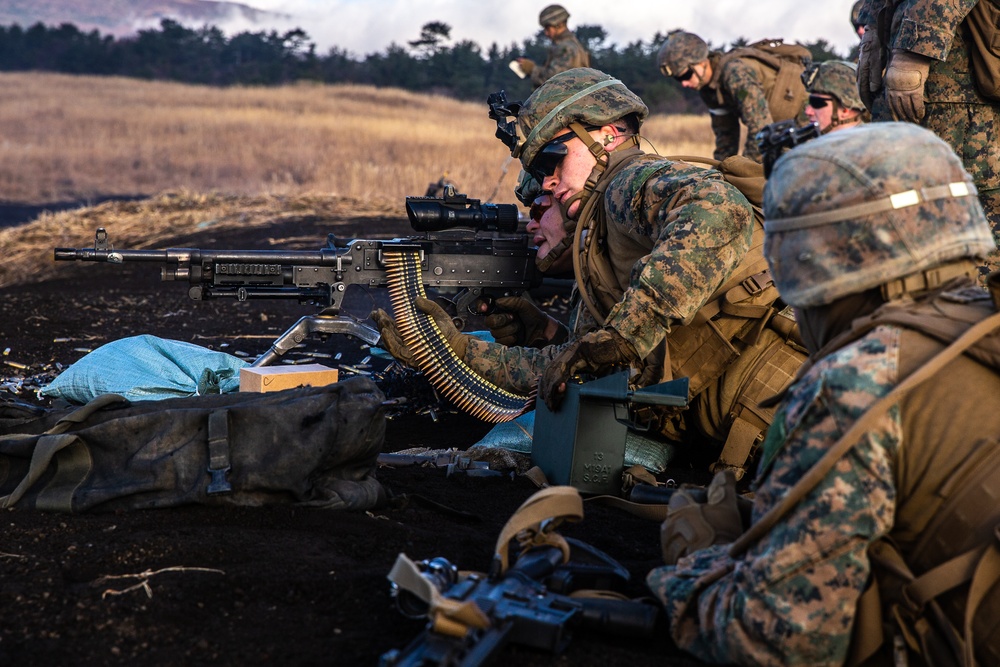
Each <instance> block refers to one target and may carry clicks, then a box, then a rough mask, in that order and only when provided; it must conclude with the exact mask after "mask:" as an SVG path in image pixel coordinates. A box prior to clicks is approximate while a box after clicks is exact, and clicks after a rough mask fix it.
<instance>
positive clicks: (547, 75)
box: [530, 30, 590, 88]
mask: <svg viewBox="0 0 1000 667" xmlns="http://www.w3.org/2000/svg"><path fill="white" fill-rule="evenodd" d="M574 67H590V54H588V53H587V50H586V49H585V48H583V44H581V43H580V40H578V39H577V38H576V35H574V34H573V32H572V31H571V30H567V31H566V32H564V33H562V34H561V35H557V36H556V37H555V39H553V40H552V46H551V47H550V48H549V53H548V55H547V56H546V58H545V64H543V65H541V66H536V67H535V68H534V69H532V70H531V75H530V78H531V83H532V84H534V86H535V87H536V88H537V87H538V86H540V85H542V84H543V83H545V82H546V81H548V80H549V79H551V78H552V76H553V75H555V74H558V73H559V72H565V71H566V70H568V69H573V68H574Z"/></svg>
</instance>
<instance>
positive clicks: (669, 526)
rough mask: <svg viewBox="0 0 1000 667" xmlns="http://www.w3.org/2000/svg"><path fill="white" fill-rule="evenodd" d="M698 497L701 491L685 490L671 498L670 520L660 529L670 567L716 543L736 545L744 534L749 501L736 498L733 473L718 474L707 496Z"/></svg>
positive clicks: (668, 513)
mask: <svg viewBox="0 0 1000 667" xmlns="http://www.w3.org/2000/svg"><path fill="white" fill-rule="evenodd" d="M698 495H699V494H698V493H697V490H686V489H682V490H680V491H677V492H675V493H674V495H673V496H671V498H670V503H669V505H668V506H667V518H666V519H665V520H664V521H663V525H662V526H660V545H661V546H662V547H663V562H664V563H666V564H667V565H676V564H677V561H679V560H680V559H681V558H683V557H684V556H688V555H690V554H692V553H694V552H695V551H698V550H699V549H704V548H705V547H710V546H712V545H713V544H728V543H730V542H733V541H735V540H736V538H737V537H739V536H740V535H741V534H742V533H743V530H744V525H743V516H744V513H743V512H741V511H740V504H741V503H745V502H746V500H745V499H742V498H739V496H737V495H736V475H734V474H733V471H732V470H720V471H719V472H717V473H715V477H713V478H712V483H711V484H709V485H708V488H707V489H706V494H705V497H701V498H699V497H698ZM747 509H748V508H747Z"/></svg>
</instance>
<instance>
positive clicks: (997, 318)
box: [729, 313, 1000, 558]
mask: <svg viewBox="0 0 1000 667" xmlns="http://www.w3.org/2000/svg"><path fill="white" fill-rule="evenodd" d="M997 329H1000V313H994V314H993V315H990V316H989V317H987V318H986V319H984V320H981V321H980V322H977V323H976V324H974V325H973V326H971V327H969V329H968V330H967V331H966V332H965V333H964V334H962V335H961V336H959V337H958V338H957V339H956V340H955V342H954V343H952V344H951V345H949V346H948V347H946V348H945V349H944V350H942V351H941V352H940V353H938V354H937V356H935V357H933V358H932V359H930V360H929V361H928V362H927V363H925V364H924V365H923V366H921V367H920V368H918V369H917V370H915V371H914V372H913V373H912V374H911V375H910V376H909V377H907V378H906V379H905V380H903V381H902V382H900V383H899V384H898V385H897V386H896V387H895V388H894V389H893V390H892V391H890V392H889V393H888V394H886V395H885V396H883V397H882V398H880V399H879V400H878V401H876V402H875V404H874V405H872V406H871V407H870V408H869V409H868V411H867V412H865V413H864V414H863V415H861V418H860V419H858V421H856V422H855V423H854V425H853V426H851V428H849V429H848V430H847V433H845V434H844V435H843V437H841V438H840V440H838V441H837V442H836V443H834V444H833V446H831V447H830V449H829V450H828V451H827V453H826V454H825V455H824V456H823V458H821V459H820V460H819V461H817V462H816V464H815V465H813V467H812V468H810V469H809V470H808V471H807V472H806V474H804V475H803V476H802V478H801V479H800V480H799V481H798V483H796V484H795V486H793V487H792V488H791V489H789V491H788V493H786V494H785V496H784V497H783V498H782V499H781V501H780V502H778V504H776V505H775V506H774V507H772V508H771V509H769V510H768V511H767V512H766V513H765V514H764V515H763V516H762V517H761V518H760V520H758V521H757V522H756V523H754V524H753V525H752V526H750V528H749V530H747V531H746V532H745V533H743V534H742V535H741V536H740V537H739V538H738V539H737V540H736V541H735V542H733V544H732V545H731V546H730V548H729V556H730V557H731V558H738V557H740V556H742V555H743V554H744V553H745V552H746V550H747V549H749V548H750V547H751V546H753V545H754V544H756V543H757V542H758V541H759V540H760V539H761V538H762V537H764V536H765V535H767V534H768V533H769V532H770V531H771V529H772V528H773V527H774V526H775V525H776V524H777V523H778V521H780V520H781V519H782V518H783V517H784V516H785V515H786V514H787V513H788V512H790V511H791V509H792V508H793V507H795V505H797V504H798V503H799V501H800V500H802V499H803V498H805V497H806V495H808V494H809V492H810V491H812V490H813V489H814V488H816V486H817V485H818V484H819V483H820V482H821V481H823V479H824V478H825V477H826V475H827V473H829V472H830V470H832V469H833V467H834V466H835V465H836V464H837V462H838V461H840V459H841V458H843V456H844V455H845V454H847V452H849V451H850V450H851V448H853V447H854V445H856V444H857V442H858V440H860V439H861V437H862V436H863V435H865V433H867V432H868V430H869V429H870V428H871V427H872V426H873V425H874V423H875V421H876V420H877V419H879V418H880V417H881V416H882V415H883V414H885V413H886V412H887V411H888V410H889V408H891V407H892V406H893V405H895V404H896V403H898V402H899V401H900V399H902V397H903V396H904V395H905V394H906V393H907V392H909V391H910V390H911V389H913V388H914V387H916V386H918V385H920V384H922V383H923V382H925V381H926V380H928V379H930V378H931V377H933V376H934V374H935V373H937V372H938V371H940V370H941V369H942V368H944V367H945V366H946V365H947V364H948V363H949V362H951V361H952V360H954V359H956V358H957V357H958V356H959V355H960V354H962V353H963V352H965V350H967V349H968V348H970V347H972V346H973V345H975V344H976V343H977V342H978V341H979V340H980V339H982V338H985V337H986V336H988V335H990V334H992V333H993V332H994V331H996V330H997Z"/></svg>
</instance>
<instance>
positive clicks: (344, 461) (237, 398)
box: [0, 377, 385, 512]
mask: <svg viewBox="0 0 1000 667" xmlns="http://www.w3.org/2000/svg"><path fill="white" fill-rule="evenodd" d="M383 400H384V396H383V394H382V392H381V391H379V389H378V387H376V386H375V383H374V382H372V381H371V380H370V379H368V378H362V377H357V378H350V379H347V380H345V381H343V382H339V383H337V384H332V385H329V386H325V387H302V388H299V389H289V390H286V391H280V392H273V393H263V394H257V393H235V394H216V395H208V396H197V397H191V398H174V399H167V400H160V401H140V402H135V403H130V402H128V401H127V400H125V399H123V398H122V397H121V396H117V395H115V394H105V395H103V396H99V397H97V398H95V399H94V400H93V401H91V402H90V403H88V404H87V405H85V406H82V407H76V408H71V409H65V410H47V411H39V410H38V409H37V408H30V407H28V406H18V405H14V404H11V403H7V404H5V405H4V406H2V407H0V507H24V508H35V509H44V510H56V511H64V512H87V511H113V510H131V509H147V508H157V507H174V506H178V505H188V504H202V505H250V506H259V505H265V504H271V503H299V504H304V505H309V506H316V507H325V508H331V509H354V510H360V509H368V508H371V507H374V506H376V505H378V504H379V503H380V502H381V501H382V500H383V499H384V498H385V492H384V490H383V489H382V486H381V484H380V483H379V482H378V480H376V479H375V477H374V470H375V467H376V458H377V457H378V454H379V451H380V450H381V447H382V443H383V440H384V438H385V415H384V413H383V408H382V402H383Z"/></svg>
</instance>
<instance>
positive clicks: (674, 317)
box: [466, 151, 753, 393]
mask: <svg viewBox="0 0 1000 667" xmlns="http://www.w3.org/2000/svg"><path fill="white" fill-rule="evenodd" d="M636 152H638V151H636ZM616 153H617V152H616ZM650 166H651V165H650V163H649V162H648V161H646V160H637V161H635V162H632V163H631V164H629V165H628V166H627V167H626V168H625V169H624V170H622V171H621V172H619V173H618V174H617V175H615V176H614V177H613V180H612V181H611V183H609V184H608V188H607V191H606V194H605V197H604V202H603V204H604V209H605V212H606V214H607V219H608V223H609V230H608V232H609V235H611V234H614V235H618V236H621V237H624V238H627V239H628V243H627V244H616V245H617V246H619V247H621V250H620V252H618V253H616V255H614V256H612V258H611V263H612V265H613V267H614V269H615V271H616V273H620V274H624V275H625V276H629V278H628V279H627V283H628V288H627V289H626V291H625V293H624V295H623V296H622V298H621V301H620V302H619V303H618V305H617V306H615V308H613V309H612V311H611V313H610V314H609V315H608V317H607V321H606V325H607V326H611V327H613V328H614V329H615V330H617V331H618V333H620V334H621V335H622V336H623V337H624V338H625V339H626V340H627V341H629V342H630V343H631V344H632V345H633V346H634V347H635V349H636V352H638V353H639V355H640V356H641V357H645V356H647V355H648V354H649V353H650V352H651V351H652V350H653V349H654V348H655V347H656V346H657V345H658V344H659V343H660V342H661V341H662V340H663V339H664V337H665V336H667V335H668V334H669V333H670V332H671V330H672V329H673V328H674V327H676V326H677V324H678V323H679V322H682V321H685V320H688V319H689V318H690V317H691V316H693V315H694V314H695V313H696V312H697V311H698V309H699V308H701V307H702V306H703V305H704V304H705V302H706V301H707V300H708V298H709V297H710V296H711V295H712V293H713V292H714V291H715V290H716V289H717V288H718V287H719V286H720V285H722V283H723V282H725V280H726V279H727V278H728V277H729V275H730V274H731V273H733V272H734V271H735V270H736V268H737V266H738V265H739V264H740V262H741V261H742V260H743V258H744V257H745V256H746V253H747V249H748V248H749V246H750V238H751V235H752V232H753V214H752V209H751V208H750V204H749V203H748V202H747V200H746V198H745V197H744V196H743V195H742V194H740V192H739V190H737V189H736V188H734V187H732V186H730V185H729V184H727V183H726V182H725V180H724V178H723V177H722V175H721V174H720V173H719V172H717V171H715V170H714V169H701V168H697V167H693V166H691V165H688V164H685V163H680V162H671V161H669V160H666V159H664V158H656V160H655V166H654V168H656V167H658V168H659V170H658V171H657V173H655V175H653V176H652V177H650V175H649V170H650ZM626 248H627V249H626ZM594 328H596V326H595V324H594V322H593V320H592V319H591V318H589V317H586V316H578V317H577V318H576V320H575V331H574V335H575V336H580V335H582V334H583V333H586V332H587V331H588V330H592V329H594ZM560 351H561V346H559V347H557V346H548V347H546V348H542V349H534V348H524V347H504V346H501V345H494V344H490V343H484V342H482V341H470V345H469V352H468V353H467V354H466V360H467V361H468V362H469V364H470V366H472V368H473V369H474V370H475V371H476V372H477V373H479V374H480V375H482V376H483V377H485V378H487V379H489V380H491V381H492V382H494V383H495V384H498V385H500V386H502V387H506V388H508V389H510V390H511V391H518V392H521V393H530V391H531V390H532V389H533V387H534V383H535V381H536V380H537V378H538V376H539V375H541V373H542V372H543V371H544V369H545V365H546V364H547V362H548V361H549V360H551V359H552V358H553V357H555V356H556V355H557V354H558V353H559V352H560Z"/></svg>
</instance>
